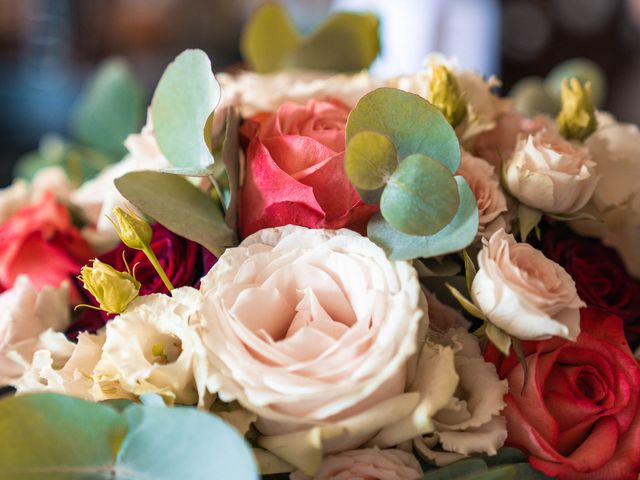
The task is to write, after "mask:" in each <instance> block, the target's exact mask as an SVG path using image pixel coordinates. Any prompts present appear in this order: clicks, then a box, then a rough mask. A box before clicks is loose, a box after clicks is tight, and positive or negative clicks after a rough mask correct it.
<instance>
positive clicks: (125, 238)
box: [113, 207, 152, 250]
mask: <svg viewBox="0 0 640 480" xmlns="http://www.w3.org/2000/svg"><path fill="white" fill-rule="evenodd" d="M113 214H114V215H115V216H116V221H117V225H116V224H115V223H114V225H115V226H116V229H117V231H118V235H119V236H120V239H121V240H122V242H123V243H124V244H125V245H126V246H127V247H129V248H134V249H136V250H144V249H145V248H147V247H148V246H149V244H150V243H151V236H152V231H151V225H149V223H148V222H147V221H145V220H144V219H143V218H142V217H139V216H138V215H136V214H134V213H133V212H131V213H128V212H125V211H124V210H122V209H121V208H120V207H116V208H114V209H113Z"/></svg>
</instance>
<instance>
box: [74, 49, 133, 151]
mask: <svg viewBox="0 0 640 480" xmlns="http://www.w3.org/2000/svg"><path fill="white" fill-rule="evenodd" d="M143 118H144V105H143V98H142V89H141V87H140V85H139V84H138V82H137V81H136V79H135V77H134V76H133V74H132V73H131V70H130V69H129V66H128V65H127V63H126V62H125V61H124V60H122V59H117V58H113V59H108V60H105V61H104V62H103V63H102V64H100V66H99V67H98V69H97V70H96V72H95V74H94V75H93V77H92V78H91V79H90V81H89V82H88V84H87V86H86V87H85V89H84V90H83V92H82V93H81V94H80V100H79V102H78V104H77V105H76V107H75V109H74V111H73V112H72V119H71V133H72V134H73V136H74V138H75V139H76V140H77V141H78V142H79V143H81V144H84V145H86V146H88V147H91V148H95V149H96V150H99V151H102V152H105V153H108V154H110V155H115V156H120V155H122V154H124V153H125V152H126V149H125V147H124V141H125V139H126V138H127V136H128V135H129V134H130V133H133V132H137V131H138V130H139V129H140V125H141V124H142V120H143Z"/></svg>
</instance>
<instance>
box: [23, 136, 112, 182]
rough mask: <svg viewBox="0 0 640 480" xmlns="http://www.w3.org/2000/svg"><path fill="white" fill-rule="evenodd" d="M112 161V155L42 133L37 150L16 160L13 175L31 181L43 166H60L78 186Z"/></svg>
mask: <svg viewBox="0 0 640 480" xmlns="http://www.w3.org/2000/svg"><path fill="white" fill-rule="evenodd" d="M113 161H114V158H113V157H109V156H107V155H104V154H102V153H100V152H99V151H97V150H93V149H91V148H87V147H83V146H81V145H77V144H73V143H69V142H66V141H65V140H64V139H63V138H62V137H59V136H58V135H45V136H44V137H42V139H41V140H40V146H39V148H38V150H36V151H34V152H30V153H27V154H26V155H24V156H23V157H22V158H20V159H19V160H18V162H17V163H16V166H15V168H14V175H15V176H16V177H20V178H24V179H25V180H32V179H33V177H35V175H36V174H37V173H38V171H40V170H42V169H43V168H47V167H60V168H62V169H63V170H64V171H65V172H66V174H67V176H68V177H69V180H70V182H71V183H72V184H73V185H80V184H82V183H83V182H84V181H86V180H89V179H90V178H92V177H94V176H96V175H97V174H98V173H100V172H101V171H102V169H104V168H106V167H108V166H109V165H111V164H112V163H113Z"/></svg>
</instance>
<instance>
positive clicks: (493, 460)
mask: <svg viewBox="0 0 640 480" xmlns="http://www.w3.org/2000/svg"><path fill="white" fill-rule="evenodd" d="M482 459H483V460H484V461H485V462H486V463H487V465H489V466H490V467H492V466H496V465H504V464H512V463H521V462H526V461H527V455H526V454H525V453H524V452H523V451H521V450H518V449H517V448H514V447H503V448H501V449H500V450H498V453H497V454H495V455H482Z"/></svg>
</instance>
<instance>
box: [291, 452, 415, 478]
mask: <svg viewBox="0 0 640 480" xmlns="http://www.w3.org/2000/svg"><path fill="white" fill-rule="evenodd" d="M420 477H422V469H421V468H420V464H419V463H418V461H417V460H416V458H415V457H414V456H413V455H411V454H410V453H407V452H403V451H402V450H397V449H387V450H379V449H377V448H363V449H362V450H350V451H347V452H343V453H339V454H337V455H328V456H327V457H325V458H324V460H323V461H322V467H320V471H319V472H318V473H317V474H315V475H313V476H308V475H305V474H304V473H302V472H299V471H298V472H294V473H292V474H291V476H290V479H291V480H354V479H363V480H364V479H367V480H368V479H371V480H416V479H418V478H420Z"/></svg>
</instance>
